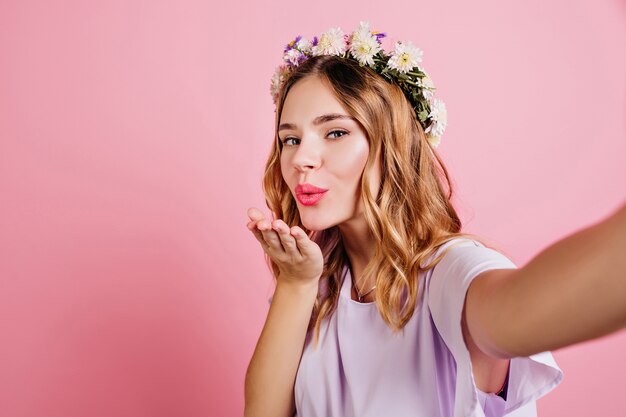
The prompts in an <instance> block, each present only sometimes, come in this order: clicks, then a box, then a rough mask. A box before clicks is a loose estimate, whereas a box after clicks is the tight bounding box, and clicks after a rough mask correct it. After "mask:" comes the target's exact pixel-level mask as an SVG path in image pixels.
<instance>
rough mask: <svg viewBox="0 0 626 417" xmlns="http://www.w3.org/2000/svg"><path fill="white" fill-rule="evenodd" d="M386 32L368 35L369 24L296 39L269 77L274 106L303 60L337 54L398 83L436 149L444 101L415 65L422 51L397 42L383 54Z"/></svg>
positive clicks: (443, 126) (444, 117)
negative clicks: (352, 29) (436, 96)
mask: <svg viewBox="0 0 626 417" xmlns="http://www.w3.org/2000/svg"><path fill="white" fill-rule="evenodd" d="M385 36H386V34H385V33H381V32H371V31H370V28H369V23H368V22H360V23H359V27H358V28H357V29H356V30H355V31H354V32H352V33H351V34H350V35H346V34H344V33H343V31H342V30H341V29H340V28H332V29H329V30H328V31H326V32H324V33H323V34H322V35H321V36H320V38H319V39H318V38H317V36H315V37H314V38H313V41H312V42H309V41H308V40H306V39H304V38H303V37H302V36H298V37H296V38H295V39H294V40H292V41H291V42H289V43H288V44H287V45H286V46H285V50H284V55H283V59H284V61H285V63H284V64H282V65H280V66H278V68H277V69H276V71H275V73H274V75H273V76H272V83H271V87H270V92H271V94H272V98H273V100H274V104H276V102H277V101H278V94H279V92H280V89H281V87H282V85H283V83H284V82H285V81H286V80H287V79H288V78H289V76H290V75H291V73H292V72H294V71H295V69H296V68H297V67H298V66H299V65H300V64H301V63H303V62H304V61H306V60H307V59H309V58H310V57H313V56H319V55H336V56H340V57H342V58H346V59H352V60H356V61H357V62H358V63H359V64H360V65H361V66H367V67H369V68H371V69H372V70H374V71H375V72H376V73H377V74H379V75H381V76H382V77H383V78H384V79H386V80H387V81H388V82H390V83H392V84H397V85H398V86H399V87H400V89H401V90H402V92H404V95H405V96H406V98H407V99H408V100H409V103H411V106H412V107H413V110H415V114H416V115H417V120H419V122H420V124H421V125H422V127H423V128H424V132H425V133H426V138H427V139H428V141H429V142H430V144H431V145H432V146H433V147H437V146H438V145H439V142H440V140H441V136H442V135H443V132H444V130H445V129H446V125H447V123H448V114H447V111H446V106H445V104H444V103H443V101H441V100H439V99H438V98H434V94H433V91H434V90H435V85H434V84H433V81H432V80H431V78H430V77H429V76H428V74H427V73H426V71H424V69H423V68H421V67H420V66H419V65H418V64H419V63H420V62H422V54H423V52H422V50H421V49H419V48H417V47H415V46H413V44H412V43H411V42H396V44H395V47H394V50H393V51H392V52H391V53H390V54H386V53H385V51H384V50H383V48H382V45H381V39H382V38H384V37H385Z"/></svg>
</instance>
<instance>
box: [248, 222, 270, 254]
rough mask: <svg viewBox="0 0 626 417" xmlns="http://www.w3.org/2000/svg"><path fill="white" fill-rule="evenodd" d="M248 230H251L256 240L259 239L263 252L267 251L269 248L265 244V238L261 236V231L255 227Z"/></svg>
mask: <svg viewBox="0 0 626 417" xmlns="http://www.w3.org/2000/svg"><path fill="white" fill-rule="evenodd" d="M250 231H251V232H252V234H253V235H254V237H255V238H256V240H258V241H259V243H260V244H261V247H262V248H263V250H264V251H265V252H267V251H268V250H269V246H268V245H267V242H266V241H265V238H263V234H262V233H261V231H260V230H259V229H257V228H256V227H254V228H253V229H252V230H250ZM268 255H269V253H268Z"/></svg>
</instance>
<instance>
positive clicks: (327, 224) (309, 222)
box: [300, 212, 337, 232]
mask: <svg viewBox="0 0 626 417" xmlns="http://www.w3.org/2000/svg"><path fill="white" fill-rule="evenodd" d="M300 221H301V222H302V225H303V226H304V227H306V228H307V230H310V231H312V232H321V231H322V230H326V229H330V228H331V227H333V226H335V225H336V224H337V222H333V221H331V220H330V219H323V218H321V217H320V216H311V215H308V216H307V215H306V214H305V215H304V216H303V215H302V212H300Z"/></svg>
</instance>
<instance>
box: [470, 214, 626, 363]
mask: <svg viewBox="0 0 626 417" xmlns="http://www.w3.org/2000/svg"><path fill="white" fill-rule="evenodd" d="M464 319H465V321H466V323H465V325H466V326H467V327H466V329H467V332H468V334H469V335H471V339H472V340H473V343H475V345H476V346H477V347H478V348H479V349H480V350H481V351H482V352H484V353H485V354H486V355H488V356H491V357H496V358H512V357H516V356H530V355H533V354H536V353H539V352H544V351H549V350H556V349H559V348H562V347H565V346H569V345H572V344H575V343H580V342H583V341H586V340H589V339H594V338H597V337H601V336H604V335H607V334H609V333H612V332H614V331H616V330H619V329H621V328H623V327H625V326H626V205H624V206H623V207H622V208H621V209H619V210H618V211H617V212H616V213H614V214H613V215H612V216H610V217H609V218H607V219H606V220H604V221H602V222H600V223H598V224H596V225H593V226H591V227H588V228H585V229H583V230H581V231H579V232H577V233H575V234H573V235H570V236H569V237H567V238H565V239H562V240H560V241H559V242H557V243H555V244H553V245H551V246H550V247H548V248H547V249H546V250H544V251H543V252H541V253H540V254H539V255H537V256H536V257H535V258H533V259H532V260H531V261H530V262H529V263H528V264H527V265H526V266H524V267H523V268H520V269H499V270H490V271H485V272H483V273H481V274H480V275H479V276H477V277H476V278H475V279H474V280H473V281H472V283H471V285H470V287H469V289H468V292H467V298H466V302H465V317H464Z"/></svg>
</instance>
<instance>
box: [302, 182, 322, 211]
mask: <svg viewBox="0 0 626 417" xmlns="http://www.w3.org/2000/svg"><path fill="white" fill-rule="evenodd" d="M326 191H328V189H326V188H320V187H316V186H315V185H312V184H307V183H303V184H298V185H297V186H296V198H297V199H298V201H299V202H300V204H302V205H304V206H314V205H315V204H317V203H318V202H319V201H320V200H321V199H322V197H324V194H325V193H326Z"/></svg>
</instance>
